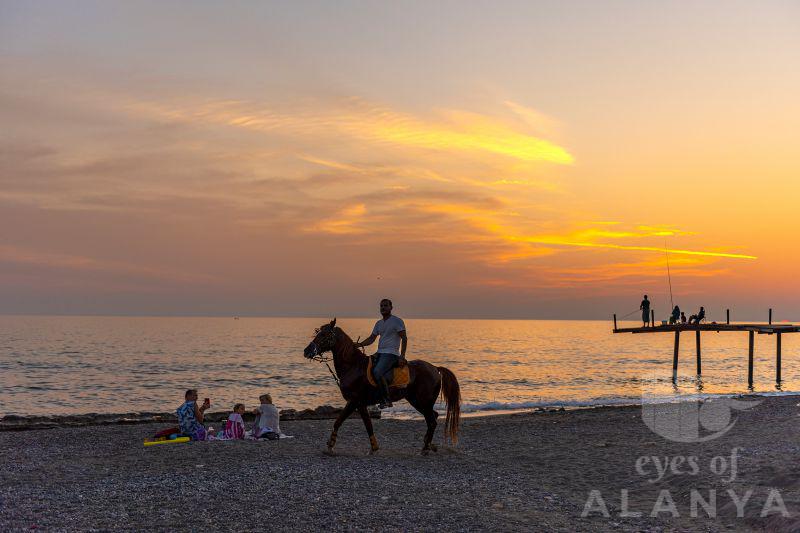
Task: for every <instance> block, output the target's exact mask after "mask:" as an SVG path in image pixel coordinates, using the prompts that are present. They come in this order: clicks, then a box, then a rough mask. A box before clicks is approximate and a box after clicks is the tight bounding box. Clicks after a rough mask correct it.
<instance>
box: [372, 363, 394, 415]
mask: <svg viewBox="0 0 800 533" xmlns="http://www.w3.org/2000/svg"><path fill="white" fill-rule="evenodd" d="M376 358H377V361H375V366H374V367H372V376H373V377H374V378H375V383H376V384H377V385H378V389H379V390H380V391H381V395H382V396H383V402H382V403H384V404H387V405H391V402H390V401H389V383H388V378H389V377H391V375H390V372H391V371H392V368H394V366H395V364H396V363H397V356H396V355H394V354H390V353H379V354H378V355H377V357H376Z"/></svg>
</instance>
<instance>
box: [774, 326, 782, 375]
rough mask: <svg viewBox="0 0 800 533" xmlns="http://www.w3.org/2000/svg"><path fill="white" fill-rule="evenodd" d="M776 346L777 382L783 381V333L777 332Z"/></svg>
mask: <svg viewBox="0 0 800 533" xmlns="http://www.w3.org/2000/svg"><path fill="white" fill-rule="evenodd" d="M775 336H776V337H777V339H776V343H777V344H776V346H775V382H776V383H778V384H780V382H781V334H780V332H779V333H776V334H775Z"/></svg>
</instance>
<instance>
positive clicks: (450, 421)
mask: <svg viewBox="0 0 800 533" xmlns="http://www.w3.org/2000/svg"><path fill="white" fill-rule="evenodd" d="M436 368H437V370H439V373H440V374H441V375H442V398H444V401H445V403H446V404H447V416H446V417H445V419H444V434H445V438H446V439H449V440H450V441H451V442H452V443H453V444H455V443H457V442H458V424H459V421H460V420H461V387H459V385H458V380H457V379H456V375H455V374H453V373H452V372H451V371H450V370H448V369H447V368H445V367H443V366H438V367H436Z"/></svg>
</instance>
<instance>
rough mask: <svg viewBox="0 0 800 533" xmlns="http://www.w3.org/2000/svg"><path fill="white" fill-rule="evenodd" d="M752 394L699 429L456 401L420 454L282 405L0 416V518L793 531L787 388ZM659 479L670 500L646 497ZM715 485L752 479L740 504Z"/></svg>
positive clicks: (402, 424)
mask: <svg viewBox="0 0 800 533" xmlns="http://www.w3.org/2000/svg"><path fill="white" fill-rule="evenodd" d="M757 401H758V405H756V406H755V407H753V408H751V409H748V410H746V411H742V412H741V413H739V414H738V418H737V419H736V420H735V424H734V425H733V427H732V428H731V429H730V430H728V431H727V432H725V434H724V435H722V436H720V437H719V438H716V439H713V440H709V441H707V442H701V443H680V442H674V441H672V440H670V439H666V438H664V437H662V436H660V435H658V434H656V433H655V432H653V431H652V430H651V429H650V428H648V427H647V425H646V424H645V423H644V422H643V420H642V408H641V407H635V406H633V407H608V408H595V409H585V410H574V411H550V412H538V413H519V414H511V415H498V416H485V417H471V418H465V419H463V420H462V427H461V438H460V441H459V443H458V444H457V445H451V444H444V443H442V437H441V426H440V428H439V429H438V430H437V435H436V438H435V442H437V443H439V451H438V452H437V453H431V454H429V455H426V456H423V455H421V454H420V453H419V449H420V447H421V441H422V436H423V433H424V423H423V422H422V421H419V420H392V419H389V420H375V421H374V423H375V429H376V433H377V436H378V440H379V442H380V445H381V450H380V451H379V452H378V453H377V454H375V455H368V454H367V452H368V450H369V443H368V440H367V437H366V434H365V431H364V428H363V425H362V423H361V421H360V420H359V419H358V418H357V417H356V418H352V419H350V420H348V421H347V422H346V423H345V424H344V426H343V427H342V429H341V430H340V432H339V440H338V443H337V447H336V450H335V454H334V455H333V456H331V455H328V454H326V453H325V442H326V439H327V437H328V435H329V433H330V430H331V427H332V423H333V422H332V420H296V421H286V422H285V423H283V426H284V427H283V430H284V432H286V433H288V434H290V435H293V436H294V437H295V438H293V439H285V440H280V441H265V442H255V441H239V442H202V443H189V444H170V445H160V446H152V447H144V446H143V444H142V443H143V440H144V439H145V438H147V437H149V436H150V435H151V434H152V433H154V432H155V431H157V430H158V429H160V428H162V427H163V426H164V424H163V423H162V424H136V425H125V424H116V425H103V426H85V427H55V428H50V429H39V430H30V431H2V432H0V463H1V464H2V465H3V466H2V469H0V530H3V531H22V530H31V529H36V530H47V531H51V530H53V531H55V530H59V531H78V530H134V529H135V530H148V529H149V530H160V531H167V530H170V531H173V530H179V531H196V530H201V529H203V530H228V531H232V530H237V531H256V530H277V529H282V530H285V529H289V530H309V529H312V530H316V529H334V530H364V531H377V530H395V531H417V530H432V529H437V530H447V531H478V530H519V529H534V530H542V531H612V530H620V531H672V530H674V531H681V530H683V531H689V530H691V531H698V530H700V531H722V530H731V529H733V530H741V531H748V530H764V529H766V530H773V531H789V530H796V529H797V528H798V527H800V521H799V520H798V518H797V517H798V512H800V467H799V466H797V465H798V458H800V430H798V427H797V426H798V422H800V418H798V416H797V415H798V410H799V408H798V407H797V403H798V398H797V397H793V396H784V397H769V398H763V397H762V398H758V400H757ZM734 456H735V457H734ZM678 457H683V458H684V459H683V460H680V459H675V458H678ZM642 458H647V459H646V460H643V459H642ZM655 458H658V459H655ZM692 458H693V459H692ZM732 459H733V461H732ZM721 460H724V461H727V471H721V470H720V468H719V466H720V461H721ZM734 461H735V466H734V465H733V464H732V463H733V462H734ZM692 462H694V463H695V464H696V465H697V466H698V467H697V469H696V470H697V471H696V472H694V473H693V469H691V468H688V467H687V466H686V465H690V464H692ZM676 463H677V465H678V467H677V468H666V469H662V468H661V467H660V465H662V464H666V465H669V464H671V465H672V466H673V467H674V466H675V464H676ZM714 464H716V466H717V468H716V469H714V468H711V466H713V465H714ZM662 470H663V471H662ZM718 471H719V472H720V473H718ZM732 471H733V473H734V476H733V477H734V479H731V472H732ZM622 489H625V490H627V496H626V497H627V502H622V501H621V499H622V498H621V490H622ZM664 490H666V491H667V492H669V495H670V496H669V498H670V499H671V501H672V503H673V504H674V509H673V510H670V509H669V505H668V504H669V501H666V503H665V501H661V502H660V507H659V509H660V510H659V512H657V513H654V506H656V507H658V505H656V504H657V500H658V497H659V494H660V493H661V491H664ZM712 490H713V491H715V494H716V500H717V501H716V504H715V509H714V514H715V516H708V513H703V511H702V510H701V512H700V515H699V516H698V517H693V516H691V514H692V512H691V498H692V492H693V491H698V492H699V493H700V494H703V495H704V496H705V497H706V499H708V496H709V491H712ZM728 490H733V491H734V493H735V494H738V495H740V496H743V495H745V494H746V492H747V491H748V490H750V491H752V493H751V495H750V496H749V497H748V499H747V503H746V505H743V506H742V512H741V513H739V512H738V511H737V507H736V504H735V502H732V501H731V499H730V498H729V496H728V492H727V491H728ZM770 490H774V491H777V492H778V493H779V498H780V499H781V503H782V504H783V505H784V507H785V508H786V511H787V512H786V513H785V514H786V516H784V513H783V512H781V511H780V510H779V509H778V510H776V509H777V506H776V502H775V498H774V493H773V497H771V496H770V495H769V494H770V493H769V491H770ZM592 491H596V492H595V497H594V499H593V500H591V501H590V496H591V494H592ZM597 495H599V496H600V498H601V499H602V504H603V505H599V500H598V499H597ZM769 498H772V501H771V502H769V501H767V500H768V499H769ZM740 503H741V502H740ZM765 503H768V504H770V506H771V509H772V510H771V511H770V512H768V513H767V514H766V515H764V516H762V515H763V514H764V513H763V510H764V507H765ZM587 508H588V512H587ZM665 508H666V509H667V510H664V509H665ZM676 513H677V516H676ZM653 514H655V516H653ZM739 515H741V516H739Z"/></svg>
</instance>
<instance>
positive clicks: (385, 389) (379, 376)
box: [356, 298, 408, 409]
mask: <svg viewBox="0 0 800 533" xmlns="http://www.w3.org/2000/svg"><path fill="white" fill-rule="evenodd" d="M381 316H382V318H381V319H380V320H378V321H377V322H376V323H375V327H374V328H372V334H371V335H370V336H369V337H367V338H366V339H364V340H363V341H361V342H357V343H356V348H360V347H361V346H369V345H370V344H372V343H373V342H375V338H376V337H380V341H378V352H377V353H376V354H375V359H376V361H375V365H374V366H373V367H372V376H373V377H374V378H375V383H377V384H378V385H379V386H380V391H381V395H382V397H383V401H382V402H381V403H380V405H379V406H378V407H380V408H381V409H385V408H386V407H391V406H392V402H391V400H390V399H389V383H388V382H387V381H386V378H387V376H388V375H389V372H391V371H392V369H393V368H394V367H395V366H397V364H398V363H399V362H400V361H403V360H405V357H406V347H407V346H408V337H406V325H405V323H404V322H403V319H402V318H400V317H398V316H394V315H392V301H391V300H389V299H387V298H384V299H383V300H381Z"/></svg>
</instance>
